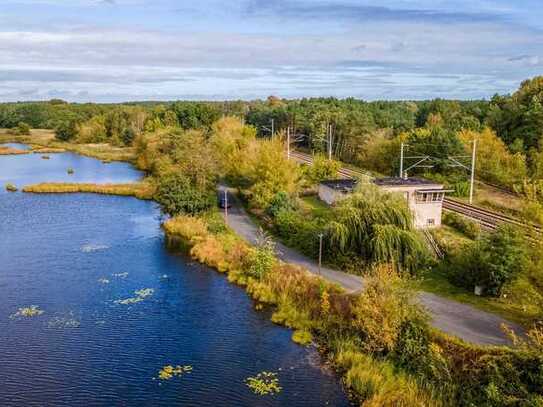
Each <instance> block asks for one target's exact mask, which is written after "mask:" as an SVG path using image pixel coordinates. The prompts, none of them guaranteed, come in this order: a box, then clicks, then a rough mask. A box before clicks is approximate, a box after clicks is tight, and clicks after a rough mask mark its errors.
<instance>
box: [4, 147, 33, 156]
mask: <svg viewBox="0 0 543 407" xmlns="http://www.w3.org/2000/svg"><path fill="white" fill-rule="evenodd" d="M29 153H30V151H29V150H21V149H18V148H13V147H2V146H0V155H21V154H29Z"/></svg>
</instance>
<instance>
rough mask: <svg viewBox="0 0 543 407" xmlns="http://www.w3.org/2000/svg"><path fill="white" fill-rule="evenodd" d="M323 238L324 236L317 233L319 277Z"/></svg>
mask: <svg viewBox="0 0 543 407" xmlns="http://www.w3.org/2000/svg"><path fill="white" fill-rule="evenodd" d="M323 237H324V234H322V233H319V276H320V275H321V267H322V238H323Z"/></svg>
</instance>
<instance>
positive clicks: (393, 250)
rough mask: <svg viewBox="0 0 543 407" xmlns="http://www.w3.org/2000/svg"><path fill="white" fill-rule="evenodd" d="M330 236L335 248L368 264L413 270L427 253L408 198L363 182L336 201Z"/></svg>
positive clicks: (329, 230)
mask: <svg viewBox="0 0 543 407" xmlns="http://www.w3.org/2000/svg"><path fill="white" fill-rule="evenodd" d="M328 235H329V237H330V242H331V244H332V246H333V247H334V248H337V249H338V250H340V251H342V252H344V253H352V254H356V255H357V256H359V257H361V258H362V259H363V260H364V261H365V262H366V263H368V264H379V263H392V264H394V265H396V266H397V267H399V268H400V269H405V270H408V271H413V270H414V269H415V268H416V266H417V265H418V264H420V261H421V260H422V259H425V258H426V255H427V249H426V246H425V244H424V242H423V240H422V238H421V237H420V235H419V234H418V233H417V231H416V230H415V229H414V227H413V218H412V214H411V211H410V210H409V208H408V207H407V203H406V201H405V199H404V198H403V197H402V196H401V195H399V194H394V193H388V192H383V191H381V190H379V189H378V188H377V187H376V186H375V185H373V184H362V185H360V186H359V188H358V189H357V190H356V191H355V193H354V194H352V195H351V196H350V197H349V198H347V199H345V200H343V201H341V202H339V203H338V204H337V206H336V207H335V208H334V220H333V221H332V222H331V223H330V224H329V227H328Z"/></svg>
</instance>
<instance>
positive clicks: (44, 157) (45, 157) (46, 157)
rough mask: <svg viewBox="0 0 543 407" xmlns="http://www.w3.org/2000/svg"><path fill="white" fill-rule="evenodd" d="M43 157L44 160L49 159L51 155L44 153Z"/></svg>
mask: <svg viewBox="0 0 543 407" xmlns="http://www.w3.org/2000/svg"><path fill="white" fill-rule="evenodd" d="M41 158H42V159H44V160H49V159H50V158H51V157H49V156H48V155H42V156H41Z"/></svg>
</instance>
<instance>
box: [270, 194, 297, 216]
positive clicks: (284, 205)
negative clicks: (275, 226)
mask: <svg viewBox="0 0 543 407" xmlns="http://www.w3.org/2000/svg"><path fill="white" fill-rule="evenodd" d="M293 209H294V203H293V202H292V200H291V199H290V197H289V195H288V194H287V193H286V192H285V191H280V192H278V193H276V194H275V196H274V197H273V199H272V200H271V202H270V204H269V206H268V207H267V208H266V212H267V213H268V215H270V216H273V217H276V216H277V214H278V213H279V212H280V211H285V210H293Z"/></svg>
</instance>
